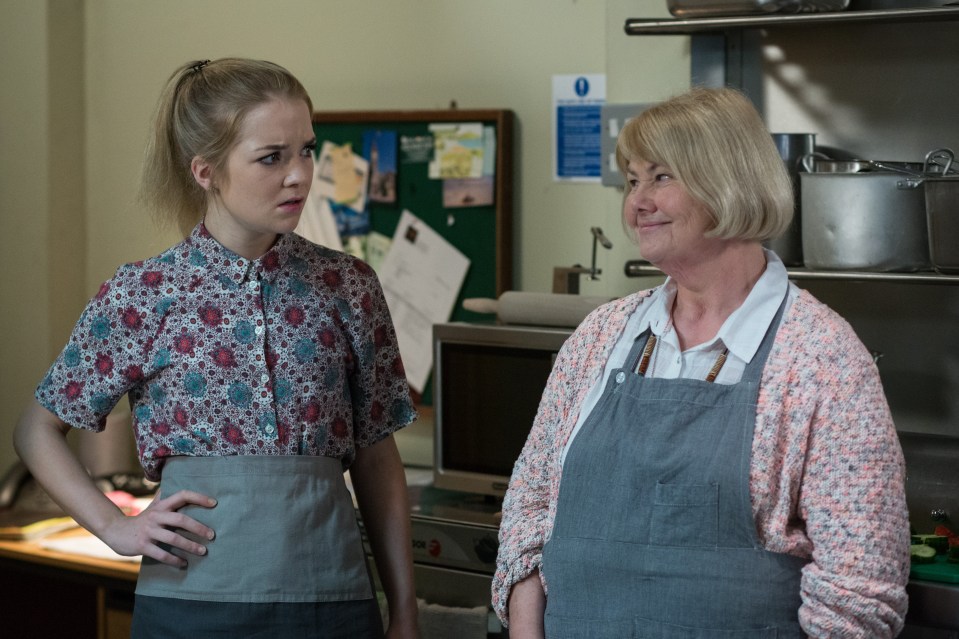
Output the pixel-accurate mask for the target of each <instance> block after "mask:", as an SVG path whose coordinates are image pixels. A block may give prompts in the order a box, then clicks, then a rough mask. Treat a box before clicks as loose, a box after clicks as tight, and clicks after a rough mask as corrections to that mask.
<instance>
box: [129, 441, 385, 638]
mask: <svg viewBox="0 0 959 639" xmlns="http://www.w3.org/2000/svg"><path fill="white" fill-rule="evenodd" d="M161 488H162V492H163V495H164V496H167V497H168V496H170V495H172V494H174V493H175V492H177V491H179V490H185V489H188V490H194V491H197V492H200V493H203V494H206V495H210V496H211V497H214V498H216V500H217V505H216V507H214V508H209V509H207V508H201V507H198V506H187V507H184V508H183V509H182V510H181V511H180V512H182V513H184V514H186V515H189V516H190V517H192V518H194V519H196V520H197V521H200V522H202V523H203V524H206V525H207V526H210V527H211V528H212V529H213V530H214V532H215V534H216V538H215V539H214V540H213V541H209V542H208V541H206V540H201V539H196V541H199V542H201V543H205V544H206V546H207V554H206V555H203V556H193V555H185V554H183V553H181V552H180V551H177V550H173V551H172V552H175V553H177V554H180V555H181V556H185V557H186V559H187V561H188V563H189V565H188V567H187V568H185V569H179V568H175V567H173V566H168V565H166V564H163V563H160V562H157V561H155V560H153V559H150V558H148V557H144V558H143V562H142V564H141V567H140V576H139V579H138V581H137V589H136V603H135V606H134V614H133V617H134V618H133V633H132V636H133V637H134V638H135V639H147V638H152V637H157V638H160V637H162V638H164V639H170V638H176V637H190V638H191V639H195V638H196V637H220V636H222V637H262V638H267V637H324V638H326V637H344V638H346V637H349V638H351V639H352V638H354V637H382V636H383V629H382V625H381V622H380V616H379V609H378V606H377V604H376V599H375V597H374V596H373V589H372V585H371V579H370V573H369V570H368V566H367V564H366V556H365V553H364V550H363V544H362V541H361V539H360V533H359V527H358V525H357V522H356V515H355V510H354V508H353V501H352V498H351V497H350V494H349V491H348V490H347V488H346V484H345V482H344V480H343V468H342V465H341V463H340V461H339V460H337V459H332V458H328V457H307V456H266V455H264V456H234V457H174V458H171V459H170V460H169V461H167V462H166V464H165V465H164V468H163V481H162V484H161ZM184 534H185V535H186V536H188V537H190V536H191V534H190V533H184Z"/></svg>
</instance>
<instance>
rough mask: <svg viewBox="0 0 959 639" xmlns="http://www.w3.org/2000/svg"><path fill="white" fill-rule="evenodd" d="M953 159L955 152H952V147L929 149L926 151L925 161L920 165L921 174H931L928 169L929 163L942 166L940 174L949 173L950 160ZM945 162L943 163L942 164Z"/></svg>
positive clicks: (950, 167) (950, 168)
mask: <svg viewBox="0 0 959 639" xmlns="http://www.w3.org/2000/svg"><path fill="white" fill-rule="evenodd" d="M954 159H955V154H954V153H953V152H952V149H935V150H934V151H929V153H926V161H925V162H924V163H923V165H922V173H923V175H931V174H932V173H931V172H930V171H929V166H930V165H936V166H941V167H942V175H945V174H947V173H949V171H950V170H952V161H953V160H954ZM942 162H945V164H942Z"/></svg>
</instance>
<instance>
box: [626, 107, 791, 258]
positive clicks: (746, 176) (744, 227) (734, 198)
mask: <svg viewBox="0 0 959 639" xmlns="http://www.w3.org/2000/svg"><path fill="white" fill-rule="evenodd" d="M616 161H617V163H618V165H619V170H620V171H621V172H622V174H623V175H627V168H628V165H629V163H630V162H633V161H646V162H651V163H653V164H658V165H661V166H664V167H668V168H669V170H670V172H671V173H672V175H673V177H674V178H676V179H678V180H679V182H680V183H681V184H682V185H683V186H684V188H685V189H686V191H687V192H688V193H689V194H690V195H691V196H692V197H693V198H695V199H696V200H698V201H699V202H701V203H702V204H704V205H705V206H706V209H707V211H708V213H709V215H710V216H711V217H712V221H713V225H712V228H711V229H710V230H709V231H708V232H707V233H706V236H707V237H716V238H721V239H740V240H756V241H759V242H764V241H767V240H771V239H773V238H776V237H778V236H779V235H781V234H782V233H783V232H784V231H785V230H786V228H787V227H788V226H789V223H790V222H791V221H792V216H793V210H794V208H795V203H794V195H793V187H792V182H791V181H790V179H789V174H788V173H787V171H786V167H785V164H784V163H783V161H782V158H781V157H780V155H779V151H778V150H777V149H776V145H775V143H774V142H773V139H772V136H771V135H770V134H769V131H768V130H767V129H766V126H765V124H763V121H762V118H761V117H760V116H759V113H757V111H756V109H755V107H753V105H752V103H751V102H750V101H749V99H748V98H746V96H744V95H743V94H742V93H740V92H738V91H735V90H733V89H705V88H695V89H692V90H691V91H689V92H688V93H684V94H682V95H679V96H676V97H673V98H671V99H669V100H666V101H665V102H661V103H659V104H656V105H654V106H652V107H650V108H649V109H647V110H645V111H643V112H642V113H640V114H639V115H637V116H636V117H634V118H632V119H630V120H629V121H628V122H627V123H626V124H625V125H624V126H623V129H622V131H620V134H619V140H618V142H617V145H616ZM627 193H628V190H627Z"/></svg>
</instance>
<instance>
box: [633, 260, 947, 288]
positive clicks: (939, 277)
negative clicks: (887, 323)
mask: <svg viewBox="0 0 959 639" xmlns="http://www.w3.org/2000/svg"><path fill="white" fill-rule="evenodd" d="M624 272H625V273H626V277H649V276H662V275H663V272H662V271H660V270H659V269H658V268H656V267H655V266H653V265H652V264H649V263H645V262H639V261H636V260H631V261H629V262H626V266H625V268H624ZM787 272H788V273H789V278H790V279H794V280H832V281H845V282H891V283H900V284H942V285H950V286H955V285H959V275H943V274H941V273H933V272H925V271H924V272H921V273H871V272H864V271H819V270H812V269H806V268H789V269H787Z"/></svg>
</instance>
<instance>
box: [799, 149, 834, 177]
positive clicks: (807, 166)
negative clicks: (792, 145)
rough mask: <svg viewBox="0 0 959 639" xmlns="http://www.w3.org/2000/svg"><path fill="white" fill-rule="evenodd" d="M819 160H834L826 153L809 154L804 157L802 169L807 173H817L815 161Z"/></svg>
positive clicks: (815, 152)
mask: <svg viewBox="0 0 959 639" xmlns="http://www.w3.org/2000/svg"><path fill="white" fill-rule="evenodd" d="M816 158H819V159H820V160H831V159H832V158H831V157H829V156H828V155H826V154H825V153H820V152H819V151H813V152H812V153H807V154H805V155H804V156H802V160H801V163H802V168H803V169H804V170H805V171H806V173H815V172H816V162H815V159H816Z"/></svg>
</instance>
